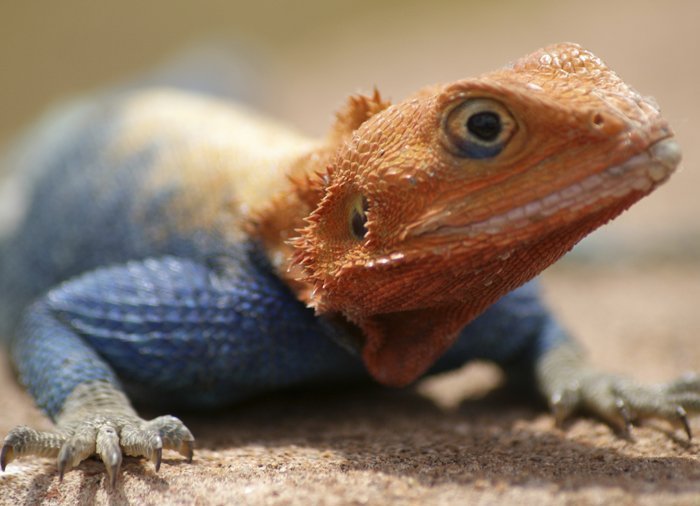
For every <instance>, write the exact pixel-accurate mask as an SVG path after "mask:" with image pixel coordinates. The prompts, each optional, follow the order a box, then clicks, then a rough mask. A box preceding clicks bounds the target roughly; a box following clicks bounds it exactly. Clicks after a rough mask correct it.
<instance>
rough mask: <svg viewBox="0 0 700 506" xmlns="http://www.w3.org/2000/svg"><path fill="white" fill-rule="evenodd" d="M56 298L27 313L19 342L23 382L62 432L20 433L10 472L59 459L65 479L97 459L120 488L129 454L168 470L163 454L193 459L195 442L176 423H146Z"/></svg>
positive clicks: (3, 459)
mask: <svg viewBox="0 0 700 506" xmlns="http://www.w3.org/2000/svg"><path fill="white" fill-rule="evenodd" d="M49 299H50V297H48V298H46V299H44V300H41V301H40V302H38V303H36V304H34V305H33V306H32V307H31V308H30V309H29V310H28V311H27V314H26V315H25V318H24V320H23V322H22V324H21V326H20V328H19V329H18V331H17V335H16V336H15V339H14V341H13V344H12V355H13V360H14V362H15V365H16V366H17V368H18V371H19V374H20V379H21V381H22V382H23V383H24V384H25V385H27V387H28V388H29V390H30V392H31V393H32V394H33V395H34V397H35V398H36V400H37V403H38V404H39V406H40V407H42V408H43V409H44V410H45V411H46V412H47V414H49V416H51V418H53V419H54V421H55V422H56V431H55V432H39V431H36V430H34V429H31V428H29V427H25V426H20V427H16V428H15V429H13V430H12V431H10V433H9V434H8V435H7V437H6V438H5V440H4V442H3V446H2V450H1V451H0V467H1V468H2V470H4V469H5V468H6V466H7V465H8V464H9V463H10V462H11V461H13V460H14V459H15V458H18V457H22V456H24V455H41V456H47V457H57V463H58V470H59V475H60V477H61V478H63V475H64V473H65V472H66V471H68V470H70V469H71V468H72V467H75V466H76V465H78V464H79V463H80V462H81V461H82V460H84V459H86V458H87V457H89V456H91V455H93V454H97V455H99V456H100V458H101V459H102V460H103V462H104V463H105V467H106V469H107V474H108V475H109V479H110V482H111V483H112V484H114V482H115V480H116V478H117V476H118V474H119V469H120V466H121V462H122V453H124V454H126V455H130V456H144V457H146V458H148V459H149V460H151V461H152V462H153V463H154V464H155V467H156V471H157V470H158V469H159V467H160V461H161V454H162V450H163V448H166V449H174V450H176V451H178V452H179V453H181V454H182V455H184V456H185V457H186V458H187V459H188V460H189V461H191V460H192V449H193V443H194V438H193V436H192V434H191V433H190V431H189V430H188V429H187V427H185V425H184V424H183V423H182V422H181V421H180V420H178V419H177V418H175V417H172V416H162V417H158V418H156V419H154V420H150V421H146V420H144V419H142V418H140V417H139V416H138V415H137V414H136V412H135V411H134V409H133V407H132V406H131V403H130V402H129V400H128V398H127V397H126V395H125V394H124V392H123V391H122V390H121V387H120V385H119V381H118V380H117V378H116V376H115V374H114V372H113V371H112V368H111V367H110V366H109V365H108V364H107V363H106V362H105V361H104V360H103V359H102V358H101V357H100V356H99V355H98V354H97V353H96V352H95V350H94V349H93V348H91V347H90V346H89V345H88V344H87V343H86V342H85V341H84V340H83V339H82V338H81V337H80V336H79V335H78V334H77V333H76V332H75V330H74V329H72V328H71V327H70V326H67V325H65V324H63V323H61V322H60V321H59V320H58V319H57V318H56V315H55V313H54V311H53V310H52V308H51V303H50V301H49Z"/></svg>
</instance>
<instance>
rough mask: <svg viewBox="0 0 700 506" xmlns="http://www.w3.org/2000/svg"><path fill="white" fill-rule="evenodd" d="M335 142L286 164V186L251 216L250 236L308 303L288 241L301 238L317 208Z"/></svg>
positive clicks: (306, 289)
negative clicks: (308, 218)
mask: <svg viewBox="0 0 700 506" xmlns="http://www.w3.org/2000/svg"><path fill="white" fill-rule="evenodd" d="M335 141H336V139H333V138H330V139H328V140H327V141H326V142H325V143H322V144H321V145H320V146H319V147H316V148H315V149H312V150H309V151H308V152H306V153H303V154H301V155H299V156H297V157H295V158H293V159H292V160H291V161H289V163H288V165H287V167H288V168H287V171H286V178H287V181H288V184H287V186H286V187H285V188H284V189H283V190H281V191H279V192H277V193H276V194H275V195H274V196H273V197H272V198H271V199H270V200H269V201H268V202H267V203H266V204H265V205H264V206H263V207H261V208H259V209H258V210H257V211H256V212H255V213H254V214H253V215H252V216H251V220H250V224H249V234H250V236H251V237H253V238H255V239H256V240H257V241H258V242H259V243H260V244H261V245H262V247H263V250H264V251H265V254H266V256H267V258H268V260H269V262H270V265H271V266H272V268H273V270H274V271H275V273H276V274H277V275H278V276H279V277H280V278H281V279H283V280H284V281H285V282H286V283H287V284H288V285H289V286H290V288H291V289H292V291H294V293H295V294H296V295H297V297H298V298H299V299H300V300H302V301H307V300H308V293H307V292H308V291H309V290H310V288H309V285H308V284H307V283H304V282H302V281H300V279H301V278H302V276H301V272H297V271H298V270H299V267H298V266H295V265H294V263H293V262H292V259H293V257H294V254H295V249H294V247H293V246H292V245H291V244H289V241H290V240H291V239H293V238H295V237H297V236H298V235H299V232H298V231H299V229H301V228H302V227H304V226H305V225H306V221H305V220H306V218H307V217H308V216H309V214H311V212H312V211H313V209H315V208H316V207H317V206H318V203H319V201H320V200H321V197H322V195H323V176H322V174H323V173H324V172H325V171H326V169H327V167H328V164H329V161H330V159H331V157H332V155H333V153H334V152H335V146H336V142H335Z"/></svg>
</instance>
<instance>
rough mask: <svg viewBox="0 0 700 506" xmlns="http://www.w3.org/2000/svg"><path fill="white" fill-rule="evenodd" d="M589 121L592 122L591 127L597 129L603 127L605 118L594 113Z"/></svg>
mask: <svg viewBox="0 0 700 506" xmlns="http://www.w3.org/2000/svg"><path fill="white" fill-rule="evenodd" d="M591 120H592V121H593V125H594V126H595V127H597V128H602V127H603V125H605V116H603V115H602V114H601V113H599V112H597V113H595V114H594V115H593V118H591Z"/></svg>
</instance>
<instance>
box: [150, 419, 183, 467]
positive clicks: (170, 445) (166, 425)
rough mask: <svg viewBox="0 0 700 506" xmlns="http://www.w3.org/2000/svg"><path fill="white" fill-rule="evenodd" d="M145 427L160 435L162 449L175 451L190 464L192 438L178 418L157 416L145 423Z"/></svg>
mask: <svg viewBox="0 0 700 506" xmlns="http://www.w3.org/2000/svg"><path fill="white" fill-rule="evenodd" d="M146 426H147V427H148V428H149V430H153V431H156V432H157V433H158V434H159V435H160V437H161V439H162V442H163V448H165V449H167V450H175V451H176V452H178V453H179V454H180V455H182V456H183V457H185V458H186V459H187V461H188V462H192V457H193V455H194V436H192V433H191V432H190V430H189V429H188V428H187V427H186V426H185V424H184V423H182V421H181V420H180V419H179V418H176V417H174V416H172V415H165V416H159V417H158V418H154V419H153V420H151V421H150V422H147V423H146Z"/></svg>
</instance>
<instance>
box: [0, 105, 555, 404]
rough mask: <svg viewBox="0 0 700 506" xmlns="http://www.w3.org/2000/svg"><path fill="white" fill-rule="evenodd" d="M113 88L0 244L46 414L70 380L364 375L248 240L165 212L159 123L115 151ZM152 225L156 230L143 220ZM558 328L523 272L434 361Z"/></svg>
mask: <svg viewBox="0 0 700 506" xmlns="http://www.w3.org/2000/svg"><path fill="white" fill-rule="evenodd" d="M120 111H121V109H120V103H119V100H116V99H115V100H113V101H110V102H108V103H107V104H106V105H104V106H101V107H98V108H95V109H94V110H92V111H91V112H90V113H89V114H86V115H85V117H84V118H82V119H81V120H80V121H79V122H78V125H77V126H76V127H75V128H74V133H73V134H71V135H67V136H66V138H65V139H64V140H63V141H62V142H61V143H59V145H58V146H56V147H54V148H52V149H53V152H52V153H51V156H50V157H44V161H43V162H42V163H41V164H40V165H41V166H40V167H34V168H32V172H33V173H35V174H36V176H35V178H34V182H33V183H32V190H31V193H30V195H29V206H28V211H27V213H26V215H25V216H24V219H23V221H22V222H21V223H20V225H19V226H18V227H17V228H16V231H15V232H14V233H13V235H12V236H9V237H5V238H3V240H2V242H1V243H0V330H1V331H2V334H3V336H9V346H10V350H11V356H12V359H13V362H14V363H15V366H16V368H17V370H18V372H19V376H20V379H21V381H22V382H23V383H24V384H25V385H26V386H27V388H28V389H29V390H30V391H31V393H32V395H33V396H34V397H35V398H36V400H37V403H38V404H39V406H40V407H42V408H43V409H44V410H45V411H46V412H47V413H48V414H49V415H50V416H55V415H56V414H58V413H59V412H60V410H61V407H62V405H63V402H64V401H65V399H66V397H67V396H68V395H69V394H70V392H71V391H72V390H73V389H74V388H75V387H76V386H77V385H79V384H80V383H83V382H85V381H91V380H105V381H109V382H112V383H114V384H115V385H121V386H122V387H123V388H125V389H126V390H127V392H128V393H129V395H130V396H131V397H132V398H135V399H144V400H149V402H150V401H152V400H157V401H158V402H160V403H172V404H179V405H187V406H192V407H214V406H219V405H222V404H227V403H231V402H234V401H237V400H240V399H243V398H246V397H250V396H252V395H255V394H258V393H261V392H265V391H270V390H274V389H278V388H283V387H289V386H297V385H303V384H306V383H312V382H321V381H322V382H328V381H348V380H357V379H360V378H366V377H367V373H366V372H365V370H364V368H363V365H362V363H361V361H360V359H359V357H357V356H355V355H353V354H352V353H350V352H348V351H347V350H346V349H345V348H343V347H342V346H340V345H339V344H337V342H338V341H342V335H341V334H342V332H343V330H342V329H340V328H336V327H335V326H333V325H331V324H329V323H327V322H322V321H320V320H319V319H317V318H316V317H315V316H314V314H313V312H312V311H311V310H309V309H307V308H306V307H305V306H304V305H303V304H302V303H300V302H299V301H297V300H296V298H295V297H294V295H293V294H292V292H291V291H290V290H289V289H288V288H287V287H286V286H285V285H284V284H283V283H282V281H281V280H280V279H278V278H277V277H276V276H275V275H274V274H273V271H272V269H271V268H270V266H269V265H268V263H267V259H266V257H265V255H264V252H262V251H261V250H260V248H259V247H258V245H256V244H255V243H254V242H251V241H249V240H239V241H237V242H232V241H231V240H230V239H226V238H225V236H224V234H222V233H221V231H220V230H212V229H202V228H200V229H197V228H195V229H187V230H186V231H185V232H183V229H182V227H179V226H178V223H174V222H173V219H174V218H173V215H172V214H171V213H170V209H171V207H170V204H172V202H173V201H175V200H177V199H179V198H182V196H183V194H186V193H187V192H188V191H189V189H188V188H187V187H186V186H184V185H182V184H178V183H175V182H173V184H168V182H164V183H161V187H160V188H159V189H158V191H157V192H150V193H148V194H147V195H149V197H148V199H146V200H144V198H143V195H145V194H144V192H142V191H140V188H142V187H143V185H145V184H146V181H147V180H148V178H149V175H150V171H151V170H153V167H154V162H153V161H154V159H155V158H156V157H157V156H156V155H158V154H160V153H162V152H163V151H167V150H168V149H170V147H171V146H170V145H169V144H168V143H169V142H170V141H169V139H167V138H160V137H158V136H157V135H156V136H154V137H153V138H152V139H149V140H148V142H146V143H142V144H140V145H139V148H138V149H135V150H134V151H133V152H129V153H127V156H121V157H120V158H119V159H118V160H116V161H115V160H114V159H110V158H109V157H106V156H105V152H107V151H109V145H110V142H111V141H112V139H113V138H114V136H115V135H117V132H118V131H120V129H121V128H122V126H123V125H121V121H122V117H121V113H120ZM154 230H156V231H157V233H153V231H154ZM565 338H566V337H565V334H564V333H563V332H562V331H561V329H560V328H559V327H558V326H557V324H556V323H555V322H554V321H553V320H552V318H551V317H550V315H549V313H548V312H547V310H546V308H545V307H544V306H543V305H542V304H541V302H540V299H539V296H538V293H537V287H536V284H534V283H529V284H527V285H525V286H523V287H521V288H519V289H518V290H516V291H514V292H512V293H511V294H509V295H507V296H505V297H504V298H503V299H501V300H500V301H499V302H498V303H496V304H495V305H494V306H492V307H491V308H490V309H489V310H487V311H486V312H485V313H484V314H483V315H482V316H480V317H479V318H478V319H477V320H475V321H474V322H472V323H471V324H470V325H468V326H467V327H466V328H465V329H464V330H463V331H462V332H461V335H460V337H459V339H458V341H457V342H456V344H455V345H454V346H453V347H452V349H451V350H450V351H449V352H448V353H447V354H446V355H445V356H444V357H443V358H442V359H440V361H439V362H438V363H437V364H436V365H435V367H434V369H433V370H434V371H437V370H446V369H450V368H454V367H459V366H461V365H462V364H464V363H465V362H466V361H468V360H471V359H475V358H483V359H488V360H493V361H496V362H498V363H500V364H502V365H504V366H506V368H508V369H510V370H513V371H516V370H517V371H519V370H528V369H531V368H532V365H533V364H534V363H535V362H536V360H537V359H538V357H540V356H541V355H542V354H543V352H544V351H546V350H547V349H549V348H551V347H552V346H553V345H555V344H556V343H557V342H559V341H560V340H562V339H565Z"/></svg>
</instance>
